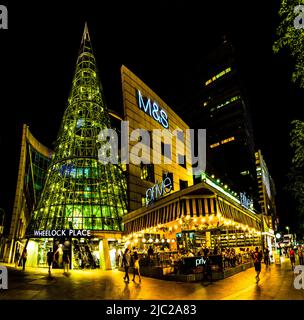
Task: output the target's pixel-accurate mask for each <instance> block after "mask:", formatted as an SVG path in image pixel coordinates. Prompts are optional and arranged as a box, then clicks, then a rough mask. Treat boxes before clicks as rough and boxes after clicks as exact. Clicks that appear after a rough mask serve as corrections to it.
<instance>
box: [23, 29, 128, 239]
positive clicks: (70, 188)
mask: <svg viewBox="0 0 304 320" xmlns="http://www.w3.org/2000/svg"><path fill="white" fill-rule="evenodd" d="M109 127H110V119H109V116H108V112H107V108H106V105H105V102H104V98H103V91H102V87H101V84H100V81H99V78H98V73H97V68H96V61H95V57H94V55H93V50H92V45H91V41H90V36H89V32H88V28H87V25H86V26H85V29H84V34H83V37H82V42H81V47H80V52H79V56H78V59H77V65H76V71H75V75H74V79H73V84H72V89H71V93H70V96H69V99H68V106H67V108H66V110H65V113H64V116H63V120H62V124H61V127H60V131H59V134H58V137H57V141H56V147H55V150H54V157H53V159H52V162H51V164H50V167H49V170H48V174H47V179H46V183H45V186H44V189H43V192H42V195H41V198H40V200H39V203H38V206H37V208H36V209H35V211H34V212H33V215H32V220H31V223H30V225H29V229H28V234H32V233H33V231H34V230H55V229H87V230H104V231H122V216H123V214H125V213H126V212H127V208H126V202H127V201H126V182H125V177H124V174H123V172H122V170H121V168H120V167H119V166H118V165H115V164H106V165H104V164H102V163H100V162H99V161H98V149H99V148H100V142H98V135H99V133H100V131H101V129H104V128H109Z"/></svg>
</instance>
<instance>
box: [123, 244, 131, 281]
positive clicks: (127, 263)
mask: <svg viewBox="0 0 304 320" xmlns="http://www.w3.org/2000/svg"><path fill="white" fill-rule="evenodd" d="M130 261H131V256H130V253H129V249H128V248H127V249H126V250H125V253H124V255H123V257H122V265H123V267H124V268H125V276H124V281H126V282H127V283H129V282H130V278H129V273H128V272H129V267H130Z"/></svg>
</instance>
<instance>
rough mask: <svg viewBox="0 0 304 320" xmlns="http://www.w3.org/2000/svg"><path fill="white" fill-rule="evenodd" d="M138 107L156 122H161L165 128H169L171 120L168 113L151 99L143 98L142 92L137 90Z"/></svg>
mask: <svg viewBox="0 0 304 320" xmlns="http://www.w3.org/2000/svg"><path fill="white" fill-rule="evenodd" d="M137 99H138V107H139V109H141V110H143V111H144V112H145V113H147V114H148V115H149V116H150V117H152V118H153V119H154V120H156V121H157V122H159V123H160V124H161V125H162V126H163V127H164V128H166V129H168V128H169V120H168V115H167V113H166V112H165V111H164V110H163V109H161V108H160V107H159V106H158V104H157V103H156V102H155V101H153V102H151V99H150V98H146V97H143V96H142V94H141V92H140V91H139V90H137Z"/></svg>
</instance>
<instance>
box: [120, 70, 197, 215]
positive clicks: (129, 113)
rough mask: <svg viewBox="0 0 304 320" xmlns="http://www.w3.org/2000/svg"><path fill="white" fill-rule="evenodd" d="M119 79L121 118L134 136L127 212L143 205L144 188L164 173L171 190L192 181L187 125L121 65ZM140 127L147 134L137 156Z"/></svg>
mask: <svg viewBox="0 0 304 320" xmlns="http://www.w3.org/2000/svg"><path fill="white" fill-rule="evenodd" d="M121 79H122V92H123V107H124V117H123V118H124V120H125V121H127V122H128V126H129V131H130V133H131V135H134V136H133V137H130V149H129V154H130V161H129V163H128V164H127V172H128V199H129V210H128V211H133V210H136V209H138V208H140V207H142V206H145V205H146V203H145V199H146V191H147V189H149V188H151V187H152V186H153V185H154V184H155V183H157V182H161V181H163V180H164V179H165V177H166V176H168V177H170V179H171V182H172V192H174V191H178V190H180V189H183V188H186V187H188V186H191V185H192V184H193V178H192V166H191V161H190V160H191V159H190V158H191V145H190V137H189V136H187V135H186V131H187V130H188V129H190V128H189V126H188V125H187V124H186V123H185V122H184V121H183V120H182V119H181V118H180V117H179V116H178V115H177V114H176V113H175V112H174V111H173V110H172V109H171V108H170V107H169V106H168V105H167V104H166V103H165V102H164V101H163V100H162V99H161V98H160V97H159V96H158V95H157V94H156V93H155V92H153V91H152V90H151V89H150V88H149V87H148V86H147V85H146V84H145V83H144V82H143V81H142V80H140V79H139V78H138V77H137V76H136V75H135V74H134V73H132V72H131V71H130V70H128V69H127V68H126V67H125V66H122V68H121ZM156 107H157V108H158V109H157V110H158V113H155V114H153V113H152V111H153V110H151V109H152V108H156ZM145 108H147V109H145ZM161 116H163V118H161ZM139 130H146V132H147V133H148V134H149V136H148V137H147V139H145V140H146V141H143V140H141V143H142V145H141V147H140V149H142V150H140V152H141V157H140V159H139V158H138V159H137V157H138V154H139V153H140V152H139V150H138V148H137V147H136V145H138V142H139V140H138V137H137V136H136V135H137V134H134V133H136V132H137V133H138V134H140V131H139ZM174 133H175V134H174ZM140 139H142V138H140ZM132 140H133V141H132ZM122 145H123V144H122ZM187 155H188V157H187ZM132 160H137V161H132ZM136 162H137V163H136Z"/></svg>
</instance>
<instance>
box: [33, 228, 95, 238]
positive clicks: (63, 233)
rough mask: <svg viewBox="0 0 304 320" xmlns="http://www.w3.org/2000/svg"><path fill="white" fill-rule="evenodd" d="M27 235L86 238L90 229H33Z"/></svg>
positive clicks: (89, 233)
mask: <svg viewBox="0 0 304 320" xmlns="http://www.w3.org/2000/svg"><path fill="white" fill-rule="evenodd" d="M29 236H30V237H33V238H52V237H72V238H76V237H81V238H87V237H91V230H84V229H65V230H34V232H33V233H32V234H31V235H29Z"/></svg>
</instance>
